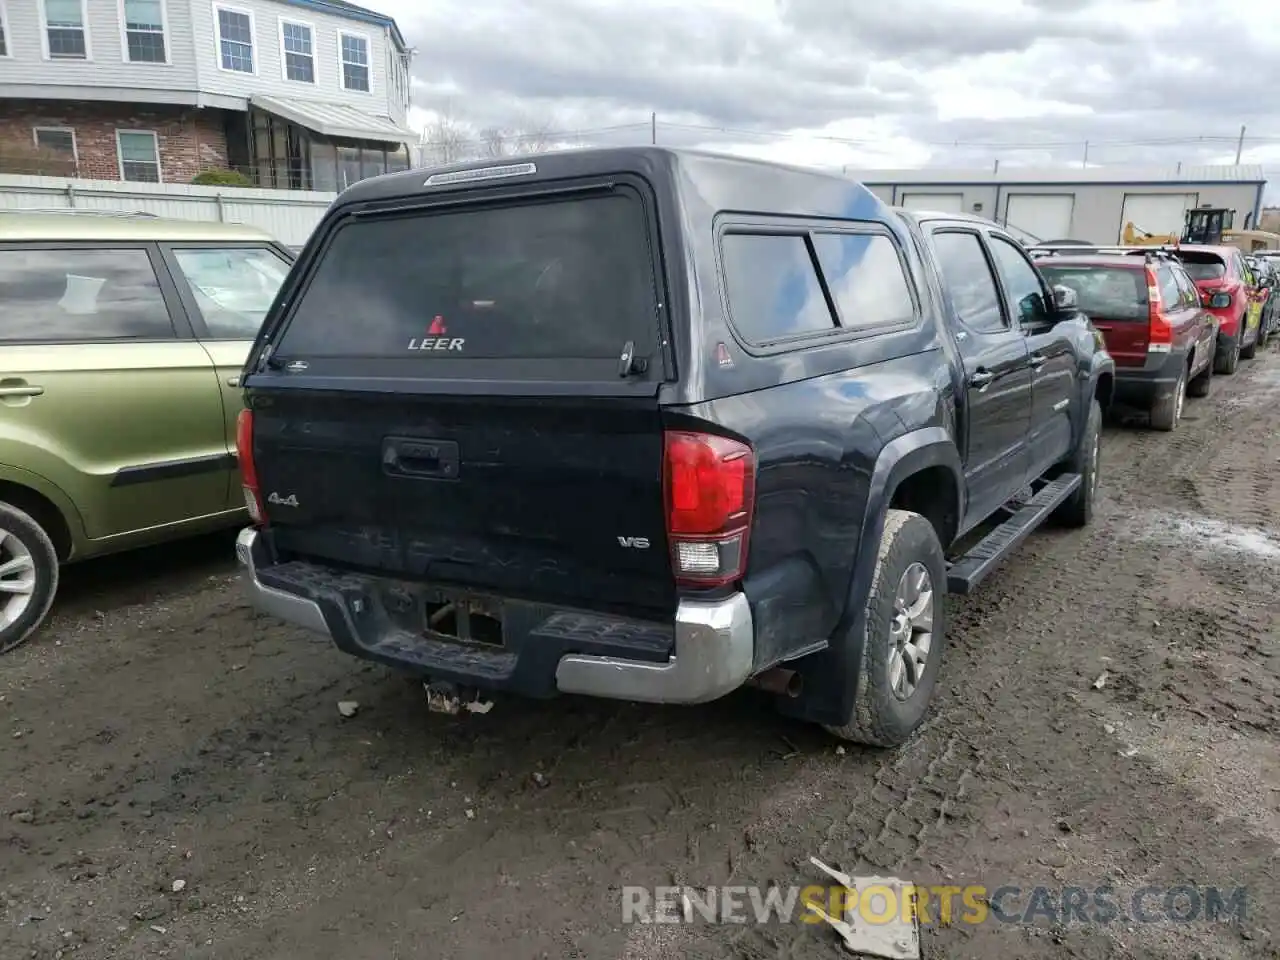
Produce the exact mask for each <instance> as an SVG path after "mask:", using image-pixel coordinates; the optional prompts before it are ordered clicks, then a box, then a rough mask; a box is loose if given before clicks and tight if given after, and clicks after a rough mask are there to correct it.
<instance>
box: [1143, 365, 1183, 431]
mask: <svg viewBox="0 0 1280 960" xmlns="http://www.w3.org/2000/svg"><path fill="white" fill-rule="evenodd" d="M1186 396H1187V371H1185V370H1183V371H1182V373H1180V374H1178V382H1177V383H1175V384H1174V385H1173V389H1172V390H1171V391H1169V395H1168V396H1167V397H1161V398H1160V399H1158V400H1157V401H1156V402H1155V403H1154V404H1152V406H1151V429H1153V430H1163V431H1165V432H1166V433H1167V432H1168V431H1170V430H1172V429H1173V428H1174V427H1176V426H1177V425H1178V421H1180V420H1181V419H1182V404H1183V401H1184V400H1186Z"/></svg>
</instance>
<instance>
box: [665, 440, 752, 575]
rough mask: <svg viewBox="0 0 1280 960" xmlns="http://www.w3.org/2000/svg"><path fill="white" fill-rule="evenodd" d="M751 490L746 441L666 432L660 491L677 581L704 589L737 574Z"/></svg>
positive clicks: (744, 556)
mask: <svg viewBox="0 0 1280 960" xmlns="http://www.w3.org/2000/svg"><path fill="white" fill-rule="evenodd" d="M755 488H756V464H755V455H754V454H753V453H752V452H751V448H750V447H749V446H747V445H746V444H745V443H739V442H738V441H737V440H730V439H728V438H727V437H719V436H715V435H713V434H708V433H688V432H683V431H675V430H672V431H668V432H667V433H666V437H665V449H664V451H663V491H664V494H665V497H666V509H667V539H668V540H669V541H670V543H671V564H672V567H673V569H674V571H675V576H676V580H677V582H679V583H684V584H689V585H691V586H704V587H705V586H717V585H720V584H725V583H730V582H732V581H734V580H737V579H739V578H741V576H742V575H743V573H744V572H745V570H746V565H747V538H748V535H749V534H750V532H751V513H752V509H753V507H754V505H755V492H756V489H755Z"/></svg>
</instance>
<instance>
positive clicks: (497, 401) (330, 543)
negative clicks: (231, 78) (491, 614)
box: [247, 182, 676, 613]
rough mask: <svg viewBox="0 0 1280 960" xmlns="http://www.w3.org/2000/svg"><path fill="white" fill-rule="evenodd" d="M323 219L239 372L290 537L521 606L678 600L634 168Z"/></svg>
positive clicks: (351, 561)
mask: <svg viewBox="0 0 1280 960" xmlns="http://www.w3.org/2000/svg"><path fill="white" fill-rule="evenodd" d="M462 196H463V198H464V199H462V200H459V201H457V202H453V201H448V200H445V201H439V200H436V201H433V204H432V205H431V206H429V207H423V206H422V205H421V198H416V200H415V201H414V202H416V203H417V204H418V206H417V207H411V208H407V209H401V210H390V211H380V212H379V213H377V214H376V215H372V216H363V215H362V216H348V217H347V218H344V219H339V220H337V222H336V225H335V226H332V227H329V229H328V232H327V234H326V236H325V238H324V240H323V242H322V243H321V244H320V245H319V249H318V252H316V253H315V254H313V255H312V256H311V258H310V259H311V261H312V262H311V263H309V264H303V265H302V266H301V269H302V270H303V271H305V272H306V274H307V276H308V277H309V279H308V281H307V283H306V286H305V287H304V288H303V289H302V290H301V291H300V292H299V293H297V294H295V295H294V296H293V297H292V299H293V301H294V303H295V304H296V306H294V307H293V308H292V311H291V312H290V313H289V314H288V315H286V316H284V317H283V318H281V319H280V321H279V322H277V323H275V324H273V325H272V327H271V330H270V332H269V334H268V339H269V340H270V344H271V345H270V346H269V348H268V349H270V351H271V352H270V354H269V361H268V362H267V363H266V366H267V367H268V369H263V370H261V371H260V372H258V373H254V374H251V375H250V376H249V378H248V380H247V383H248V386H249V390H248V396H249V403H250V406H251V407H252V408H253V410H254V415H253V419H254V425H253V449H254V461H255V466H256V469H257V475H258V481H259V488H260V493H261V496H262V498H263V499H264V500H265V501H266V503H265V510H266V514H267V517H268V519H269V521H270V524H271V527H272V528H273V530H274V536H275V541H276V543H277V545H278V547H279V548H280V549H281V550H282V551H283V552H284V553H285V554H288V555H293V556H298V557H306V558H315V559H320V560H324V561H329V562H333V563H337V564H347V565H350V566H352V567H358V568H361V569H365V570H368V571H371V572H380V573H384V574H386V575H388V576H391V577H399V578H404V579H412V580H424V581H425V580H429V581H432V582H444V583H452V584H457V585H460V586H464V587H467V588H471V589H474V590H476V591H478V592H485V591H492V592H495V593H502V594H504V595H507V596H512V597H522V598H525V599H528V600H534V601H546V602H560V603H567V604H574V605H579V606H586V607H597V608H614V609H616V608H620V607H626V608H633V609H635V610H637V611H646V612H652V611H662V612H663V613H666V612H669V611H671V610H674V608H675V603H676V600H675V584H674V579H673V576H672V573H671V567H670V560H669V552H668V550H667V549H666V533H665V522H664V508H663V491H662V480H661V477H662V457H663V434H662V424H661V419H660V412H659V405H658V388H659V386H660V384H661V381H662V379H663V376H664V373H665V369H666V368H665V365H664V362H663V358H662V353H661V347H660V345H661V343H662V341H663V336H662V334H661V329H662V328H661V326H660V323H661V320H660V317H661V309H660V306H659V304H660V302H661V298H659V297H658V294H657V291H658V289H659V272H658V269H657V263H658V258H657V256H656V255H655V251H656V250H657V242H656V237H655V236H654V235H653V233H652V230H651V227H650V224H651V223H652V222H653V220H652V218H651V217H650V216H649V215H648V213H649V210H648V205H649V203H650V202H651V200H650V197H649V194H648V193H647V188H646V187H645V185H644V184H642V183H619V182H609V183H607V184H601V183H592V184H583V185H581V188H580V189H577V188H575V187H574V186H573V185H572V184H569V185H564V184H561V185H558V186H557V188H556V190H555V191H553V192H552V195H550V196H548V195H547V192H546V191H544V192H543V193H530V194H529V195H526V196H521V195H520V194H519V193H515V194H513V193H511V192H510V190H509V189H507V190H506V191H505V192H495V190H494V189H493V188H490V189H488V190H487V191H485V190H481V191H473V193H472V194H471V195H467V194H466V193H465V191H464V192H462Z"/></svg>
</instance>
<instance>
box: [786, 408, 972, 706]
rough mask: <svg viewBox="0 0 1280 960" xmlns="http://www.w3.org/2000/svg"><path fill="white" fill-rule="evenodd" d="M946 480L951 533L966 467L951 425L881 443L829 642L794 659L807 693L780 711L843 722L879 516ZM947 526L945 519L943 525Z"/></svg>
mask: <svg viewBox="0 0 1280 960" xmlns="http://www.w3.org/2000/svg"><path fill="white" fill-rule="evenodd" d="M945 481H949V483H948V485H947V486H945V487H944V490H948V491H949V492H948V493H946V494H944V496H946V497H948V498H949V500H950V503H951V504H953V506H949V508H948V509H950V510H951V511H952V512H953V513H954V516H955V520H954V526H952V527H950V535H951V536H952V537H954V534H955V531H956V530H958V529H959V525H960V521H961V519H962V518H963V516H964V510H965V507H966V502H965V494H964V491H965V486H964V469H963V467H962V465H961V463H960V453H959V451H958V450H957V448H956V443H955V438H954V437H953V435H952V434H951V432H950V431H949V430H947V429H946V428H945V427H942V426H932V427H923V428H921V429H918V430H912V431H910V432H908V433H904V434H902V435H901V436H898V437H896V438H894V439H893V440H891V441H890V442H889V443H887V444H885V445H884V447H883V448H882V449H881V451H880V453H879V455H878V456H877V457H876V463H875V467H874V469H873V470H872V474H871V478H870V483H869V485H868V490H867V499H866V508H865V510H864V512H863V517H862V523H861V526H860V530H859V534H858V543H857V562H855V563H854V565H853V575H852V577H851V578H850V582H849V589H848V593H847V595H846V600H845V605H844V612H843V613H842V614H841V617H840V619H839V621H838V622H837V624H836V627H835V629H834V630H833V631H832V634H831V642H830V643H829V645H828V646H827V648H826V649H825V650H823V651H821V652H819V653H815V654H813V655H811V656H810V657H806V658H805V659H804V660H802V661H800V662H799V664H798V669H799V670H800V671H801V672H803V673H804V674H805V682H804V684H805V685H804V689H805V693H804V695H803V696H802V697H800V698H798V699H793V700H784V701H782V702H781V703H780V704H779V708H780V710H781V711H782V712H784V713H786V714H788V715H790V716H795V717H800V718H802V719H806V720H812V721H816V722H818V723H824V724H829V725H837V726H838V725H840V724H842V723H844V722H846V720H847V718H848V716H849V710H850V708H851V706H852V703H853V698H854V696H855V695H856V689H857V687H858V684H859V679H860V678H859V677H858V676H857V671H858V670H860V668H861V663H862V646H863V631H864V628H865V618H866V606H867V597H868V596H869V595H870V591H871V581H872V578H873V576H874V574H875V565H876V557H877V555H878V553H877V551H878V549H879V540H880V537H881V536H882V534H883V532H884V522H885V516H886V514H887V513H888V511H889V510H890V509H891V508H893V507H895V506H896V507H898V508H899V509H912V508H911V507H903V506H900V504H901V503H902V502H903V498H907V497H912V498H920V497H921V496H923V495H924V494H923V491H925V490H926V487H929V488H931V487H932V484H934V483H941V482H945ZM895 498H896V499H895ZM914 502H916V503H917V504H919V503H921V502H922V501H920V500H919V499H916V500H915V501H914ZM914 512H920V511H919V510H915V511H914ZM924 515H925V516H926V518H927V519H929V520H930V522H931V523H934V524H935V527H934V529H935V531H936V530H937V529H938V526H937V523H936V522H935V519H934V517H930V516H929V515H928V514H927V513H926V514H924ZM947 529H948V527H947V526H946V525H945V523H944V526H943V531H944V532H945V531H946V530H947ZM939 540H940V542H941V543H942V549H943V551H944V552H945V551H946V550H947V548H948V547H949V546H950V541H949V540H948V539H946V538H944V537H943V536H941V535H940V536H939ZM842 718H844V719H842Z"/></svg>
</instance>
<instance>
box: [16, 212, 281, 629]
mask: <svg viewBox="0 0 1280 960" xmlns="http://www.w3.org/2000/svg"><path fill="white" fill-rule="evenodd" d="M292 263H293V254H292V253H291V252H290V251H289V250H288V248H286V247H284V246H282V245H281V244H279V243H277V242H276V241H275V240H273V239H272V238H271V237H270V236H268V235H267V234H265V233H263V232H261V231H259V230H257V229H255V228H253V227H246V226H239V225H235V224H222V223H201V222H196V221H187V220H162V219H158V218H155V217H150V216H146V215H128V214H125V215H118V216H113V215H107V214H100V215H91V214H88V213H87V212H86V213H43V212H35V213H33V212H25V213H24V212H19V211H14V212H7V213H0V653H3V652H6V651H7V650H10V649H12V648H13V647H15V646H17V645H18V644H20V643H22V642H23V641H24V640H25V639H26V638H27V637H29V636H30V635H31V633H32V632H33V631H34V630H35V629H36V628H37V627H38V626H39V625H40V622H41V621H42V620H43V619H44V617H45V615H46V614H47V613H48V611H49V606H50V604H51V603H52V602H53V597H54V593H55V592H56V590H57V586H58V568H59V565H60V564H63V563H67V562H70V561H75V560H82V559H85V558H87V557H94V556H101V555H102V554H107V553H114V552H116V551H120V550H126V549H129V548H132V547H137V546H142V545H144V544H151V543H157V542H160V541H163V540H171V539H174V538H177V537H184V536H188V535H191V534H195V533H200V532H204V531H207V530H211V529H215V528H218V527H224V526H226V527H232V526H236V525H238V524H242V523H244V520H245V504H244V499H243V496H242V494H241V490H240V477H239V471H238V467H237V462H236V455H235V452H236V438H235V428H236V417H237V414H238V413H239V412H240V408H241V406H242V396H241V391H240V387H239V376H240V368H241V366H242V365H243V363H244V360H245V357H246V355H247V354H248V351H249V347H250V345H251V344H252V342H253V338H254V337H255V336H256V335H257V332H258V327H259V325H260V324H261V322H262V318H263V316H264V315H265V314H266V311H267V308H268V307H269V306H270V304H271V301H272V300H273V299H274V298H275V295H276V291H277V290H278V289H279V287H280V284H281V282H282V281H283V280H284V277H285V275H286V274H287V273H288V271H289V268H290V266H291V265H292Z"/></svg>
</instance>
